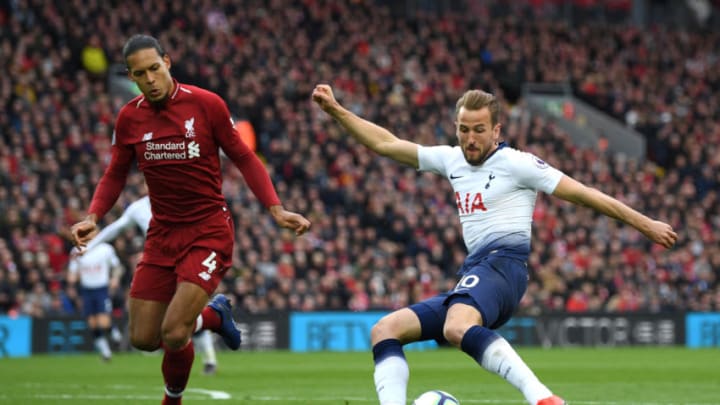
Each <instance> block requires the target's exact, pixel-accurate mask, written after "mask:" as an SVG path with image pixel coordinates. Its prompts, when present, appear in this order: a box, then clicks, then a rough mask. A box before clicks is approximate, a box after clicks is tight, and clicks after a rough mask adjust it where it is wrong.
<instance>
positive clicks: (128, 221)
mask: <svg viewBox="0 0 720 405" xmlns="http://www.w3.org/2000/svg"><path fill="white" fill-rule="evenodd" d="M131 225H135V223H134V222H133V221H132V218H130V215H128V213H127V211H125V212H124V213H123V214H122V216H120V218H118V219H117V220H115V221H114V222H113V223H111V224H110V225H108V226H106V227H105V228H103V229H102V230H101V231H100V233H98V234H97V235H96V236H95V237H94V238H92V240H90V241H89V242H88V243H87V246H86V247H85V249H86V250H92V249H93V248H94V247H95V246H97V245H99V244H101V243H105V242H110V241H112V240H114V239H115V238H116V237H117V236H118V235H119V234H120V232H122V231H124V230H125V229H127V228H129V227H130V226H131Z"/></svg>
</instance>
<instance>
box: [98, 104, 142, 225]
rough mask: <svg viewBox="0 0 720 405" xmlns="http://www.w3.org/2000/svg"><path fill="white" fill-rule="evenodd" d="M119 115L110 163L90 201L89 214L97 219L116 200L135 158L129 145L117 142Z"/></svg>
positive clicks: (103, 214) (102, 215)
mask: <svg viewBox="0 0 720 405" xmlns="http://www.w3.org/2000/svg"><path fill="white" fill-rule="evenodd" d="M119 122H120V117H118V124H116V127H115V132H114V133H113V145H112V156H111V158H110V164H109V165H108V167H107V169H105V173H104V174H103V176H102V178H100V182H98V185H97V187H96V188H95V193H94V194H93V198H92V202H91V203H90V209H89V210H88V213H89V214H95V217H96V219H97V220H98V221H99V220H100V219H101V218H102V217H104V216H105V214H106V213H107V212H108V211H109V210H110V208H112V206H113V205H114V204H115V201H117V199H118V197H119V196H120V193H121V192H122V189H123V188H124V187H125V182H126V181H127V175H128V172H129V171H130V165H131V164H132V162H133V160H134V158H135V151H134V150H133V149H132V147H131V146H127V145H122V144H119V143H118V142H117V139H116V134H118V133H121V132H120V129H119Z"/></svg>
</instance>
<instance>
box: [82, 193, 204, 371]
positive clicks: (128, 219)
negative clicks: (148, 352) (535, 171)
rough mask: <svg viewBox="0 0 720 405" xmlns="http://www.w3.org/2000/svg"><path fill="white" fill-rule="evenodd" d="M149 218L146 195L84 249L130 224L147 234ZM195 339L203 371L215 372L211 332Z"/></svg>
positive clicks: (103, 240)
mask: <svg viewBox="0 0 720 405" xmlns="http://www.w3.org/2000/svg"><path fill="white" fill-rule="evenodd" d="M151 219H152V208H151V207H150V197H149V196H147V195H146V196H145V197H143V198H141V199H139V200H137V201H135V202H133V203H132V204H130V205H129V206H128V207H127V208H126V209H125V211H124V212H123V214H122V215H121V216H120V218H118V219H117V220H115V221H114V222H113V223H111V224H110V225H108V226H106V227H105V228H103V229H102V230H101V231H100V232H99V233H98V234H97V236H95V237H94V238H93V239H92V240H90V242H88V244H87V246H86V248H85V250H86V251H90V250H91V249H93V248H94V247H95V246H98V245H100V244H102V243H105V242H109V241H112V240H114V239H115V238H117V236H118V235H119V234H120V233H121V232H122V231H124V230H126V229H128V228H129V227H131V226H137V227H138V228H140V230H142V232H143V235H147V231H148V228H150V220H151ZM197 340H199V343H200V346H201V348H202V352H203V373H205V374H207V375H212V374H215V372H216V370H217V355H216V353H215V344H214V342H213V336H212V333H211V332H210V331H209V330H204V331H202V332H200V333H199V334H197V335H196V341H197Z"/></svg>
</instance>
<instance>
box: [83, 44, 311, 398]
mask: <svg viewBox="0 0 720 405" xmlns="http://www.w3.org/2000/svg"><path fill="white" fill-rule="evenodd" d="M123 57H124V58H125V62H126V64H127V69H128V77H129V78H130V80H132V81H134V82H135V83H136V84H137V86H138V88H139V89H140V90H141V92H142V94H141V95H140V96H138V97H136V98H135V99H133V100H131V101H130V102H129V103H128V104H126V105H125V106H124V107H123V108H122V109H121V110H120V112H119V114H118V117H117V121H116V123H115V131H114V133H113V141H112V144H113V146H112V159H111V161H110V164H109V165H108V168H107V169H106V171H105V174H104V175H103V176H102V178H101V179H100V182H99V184H98V185H97V188H96V190H95V194H94V195H93V198H92V202H91V203H90V208H89V210H88V215H87V218H85V219H84V220H83V221H81V222H78V223H76V224H75V225H73V227H72V235H73V238H74V241H75V243H76V244H77V245H78V246H80V247H83V246H84V245H85V244H86V243H87V242H88V241H89V240H90V239H91V238H92V237H93V236H94V235H95V234H96V233H97V225H96V222H97V221H99V220H100V219H101V218H102V217H103V215H105V213H107V211H108V210H109V209H110V208H111V207H112V206H113V205H114V204H115V202H116V201H117V199H118V197H119V195H120V192H121V191H122V189H123V187H124V186H125V182H126V179H127V174H128V171H129V170H130V167H131V165H132V163H133V161H134V160H136V161H137V164H138V167H139V168H140V170H142V171H143V172H144V175H145V181H146V183H147V186H148V194H149V196H150V201H151V206H152V220H151V222H150V228H149V230H148V234H147V240H146V242H145V249H144V253H143V258H142V260H141V261H140V263H138V265H137V269H136V271H135V274H134V276H133V280H132V285H131V287H130V300H129V304H130V305H129V314H130V321H129V330H130V341H131V343H132V345H133V346H134V347H136V348H138V349H140V350H147V351H153V350H156V349H158V348H160V347H162V348H163V349H164V352H165V354H164V357H163V361H162V374H163V377H164V380H165V397H164V399H163V404H166V405H169V404H180V403H181V400H182V393H183V391H184V389H185V387H186V385H187V382H188V378H189V375H190V369H191V367H192V363H193V359H194V349H193V345H192V341H191V339H190V337H191V335H192V334H193V333H194V332H195V331H199V330H202V329H209V330H212V331H215V332H217V333H219V334H220V335H221V336H222V337H223V340H224V341H225V343H226V344H227V345H228V346H229V347H230V348H231V349H233V350H237V349H238V348H239V347H240V331H239V330H238V329H237V326H236V325H235V322H234V321H233V319H232V314H231V308H230V303H229V302H228V300H227V298H225V296H223V295H216V296H215V297H214V298H213V299H212V300H211V301H210V302H209V303H208V300H209V298H210V296H211V295H212V294H213V292H214V291H215V288H216V287H217V285H218V283H219V282H220V280H221V279H222V278H223V274H224V273H225V271H226V270H227V269H228V267H229V266H230V264H231V260H232V248H233V243H234V224H233V220H232V216H231V215H230V212H229V211H228V208H227V207H226V204H225V198H224V197H223V195H222V193H221V183H222V175H221V172H220V155H219V149H220V148H222V150H223V151H224V152H225V154H226V155H227V156H228V157H229V158H230V160H232V162H233V163H234V164H235V165H236V166H237V167H238V168H239V169H240V171H241V173H242V175H243V177H244V178H245V181H246V183H247V184H248V186H249V187H250V189H251V190H252V192H253V193H254V194H255V196H256V197H257V198H258V200H260V202H261V203H262V204H263V205H264V206H265V207H267V208H268V210H269V211H270V213H271V215H272V217H273V218H274V219H275V222H276V223H277V224H278V225H279V226H281V227H284V228H289V229H292V230H294V231H295V233H296V234H297V235H302V234H303V233H305V231H307V230H308V228H309V227H310V222H309V221H308V220H307V219H306V218H304V217H303V216H302V215H300V214H297V213H294V212H290V211H286V210H285V209H284V208H283V206H282V204H281V203H280V199H279V198H278V196H277V194H276V192H275V188H274V187H273V184H272V182H271V180H270V177H269V175H268V173H267V171H266V169H265V167H264V166H263V164H262V162H261V161H260V160H259V159H258V158H257V157H256V156H255V154H254V153H253V152H252V151H251V150H250V149H249V148H248V147H247V146H246V145H245V144H244V143H243V142H242V141H241V139H240V136H239V135H238V133H237V132H236V131H235V129H234V128H233V123H232V119H231V118H230V113H229V111H228V108H227V106H226V104H225V102H224V101H223V100H222V99H221V98H220V97H219V96H218V95H216V94H214V93H212V92H210V91H207V90H204V89H201V88H198V87H195V86H190V85H186V84H182V83H178V82H177V81H176V80H174V79H173V77H172V75H171V74H170V66H171V61H170V57H169V56H168V54H167V53H166V52H165V51H164V49H163V48H162V46H161V45H160V43H159V42H158V41H157V40H156V39H155V38H153V37H151V36H147V35H135V36H133V37H132V38H130V39H129V40H128V41H127V42H126V43H125V46H124V47H123Z"/></svg>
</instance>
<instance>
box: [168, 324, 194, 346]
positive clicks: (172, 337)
mask: <svg viewBox="0 0 720 405" xmlns="http://www.w3.org/2000/svg"><path fill="white" fill-rule="evenodd" d="M189 337H190V335H189V331H188V330H187V329H186V328H184V327H179V326H175V327H163V329H162V341H163V345H164V346H165V347H167V348H169V349H179V348H181V347H183V346H184V345H185V344H186V343H187V341H188V339H189Z"/></svg>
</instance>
